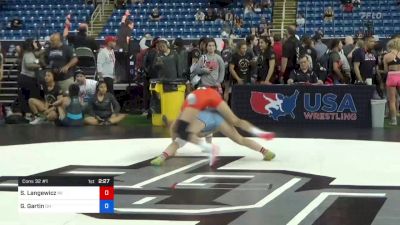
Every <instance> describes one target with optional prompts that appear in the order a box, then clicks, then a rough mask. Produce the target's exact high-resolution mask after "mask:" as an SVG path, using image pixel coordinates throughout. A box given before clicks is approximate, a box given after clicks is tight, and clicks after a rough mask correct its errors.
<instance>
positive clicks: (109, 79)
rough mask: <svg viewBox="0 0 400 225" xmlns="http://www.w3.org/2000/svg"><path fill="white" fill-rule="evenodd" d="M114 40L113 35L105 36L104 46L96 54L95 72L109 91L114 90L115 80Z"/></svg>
mask: <svg viewBox="0 0 400 225" xmlns="http://www.w3.org/2000/svg"><path fill="white" fill-rule="evenodd" d="M115 46H116V40H115V37H113V36H107V37H106V39H105V46H104V48H102V49H100V52H99V54H98V55H97V72H98V76H99V78H100V80H104V82H105V83H106V84H107V90H108V91H109V92H110V93H113V92H114V80H115V71H114V68H115V55H114V48H115Z"/></svg>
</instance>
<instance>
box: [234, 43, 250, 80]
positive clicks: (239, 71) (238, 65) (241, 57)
mask: <svg viewBox="0 0 400 225" xmlns="http://www.w3.org/2000/svg"><path fill="white" fill-rule="evenodd" d="M252 61H253V56H252V55H251V54H250V53H249V52H247V45H246V42H241V43H240V44H239V45H238V51H237V52H236V53H235V54H233V56H232V60H231V62H230V63H229V72H230V73H231V76H232V81H233V83H237V84H246V83H250V82H251V73H250V72H251V63H252Z"/></svg>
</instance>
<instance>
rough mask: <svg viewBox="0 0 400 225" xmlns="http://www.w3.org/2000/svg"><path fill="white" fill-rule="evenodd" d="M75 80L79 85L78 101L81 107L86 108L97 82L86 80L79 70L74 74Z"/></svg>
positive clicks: (94, 91)
mask: <svg viewBox="0 0 400 225" xmlns="http://www.w3.org/2000/svg"><path fill="white" fill-rule="evenodd" d="M75 79H76V83H77V84H78V85H79V99H80V101H81V103H82V105H83V107H84V108H86V107H87V105H88V104H89V102H90V101H91V100H92V99H93V97H94V95H95V93H96V86H97V81H95V80H92V79H86V76H85V74H84V73H83V71H82V70H80V69H78V70H77V71H76V72H75Z"/></svg>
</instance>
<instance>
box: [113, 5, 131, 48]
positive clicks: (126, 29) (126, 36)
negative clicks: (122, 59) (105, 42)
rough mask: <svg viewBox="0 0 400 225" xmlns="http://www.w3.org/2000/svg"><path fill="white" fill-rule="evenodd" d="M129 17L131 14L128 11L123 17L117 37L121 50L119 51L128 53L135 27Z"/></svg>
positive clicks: (118, 46)
mask: <svg viewBox="0 0 400 225" xmlns="http://www.w3.org/2000/svg"><path fill="white" fill-rule="evenodd" d="M129 15H130V12H129V10H127V11H126V12H125V15H124V16H123V17H122V20H121V28H120V29H119V31H118V35H117V49H119V51H121V50H122V51H123V52H128V49H129V44H130V41H131V36H132V31H133V27H134V24H133V22H132V21H130V20H129V19H128V16H129Z"/></svg>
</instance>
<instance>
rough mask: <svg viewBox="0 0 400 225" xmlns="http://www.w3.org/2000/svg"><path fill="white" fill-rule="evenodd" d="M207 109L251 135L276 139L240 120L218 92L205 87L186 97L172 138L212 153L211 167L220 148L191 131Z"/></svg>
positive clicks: (174, 126) (271, 133) (269, 133)
mask: <svg viewBox="0 0 400 225" xmlns="http://www.w3.org/2000/svg"><path fill="white" fill-rule="evenodd" d="M205 109H212V110H216V111H217V112H219V113H220V114H221V116H222V117H223V118H224V119H225V121H227V122H228V124H230V125H232V126H234V127H238V128H241V129H242V130H244V131H246V132H248V133H250V134H253V135H255V136H258V137H261V138H264V139H267V140H270V139H273V138H274V137H275V134H274V133H273V132H266V131H263V130H260V129H259V128H257V127H255V126H254V125H252V124H251V123H249V122H248V121H246V120H242V119H240V118H238V117H237V116H236V115H235V114H234V113H233V112H232V110H231V109H230V108H229V106H228V104H227V103H226V102H225V101H224V100H223V99H222V96H221V95H220V94H219V93H218V92H217V91H216V90H214V89H212V88H205V87H202V88H199V89H197V90H195V91H193V92H192V93H190V94H189V95H188V96H187V97H186V100H185V102H184V103H183V106H182V110H181V113H180V115H179V116H178V119H177V120H176V121H175V123H174V125H173V127H172V137H173V138H175V137H176V139H177V140H178V141H179V142H182V143H184V142H186V141H189V142H192V143H194V144H196V145H198V146H200V147H201V148H203V149H204V150H205V151H207V152H210V153H211V161H210V163H211V165H213V163H214V161H215V158H216V154H217V153H218V147H217V146H216V145H212V144H209V143H206V142H204V141H202V140H200V139H199V137H198V136H197V134H196V133H195V132H193V131H192V130H191V129H192V126H191V125H192V123H193V122H194V121H195V120H196V118H197V116H198V115H199V113H200V112H201V111H203V110H205Z"/></svg>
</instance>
